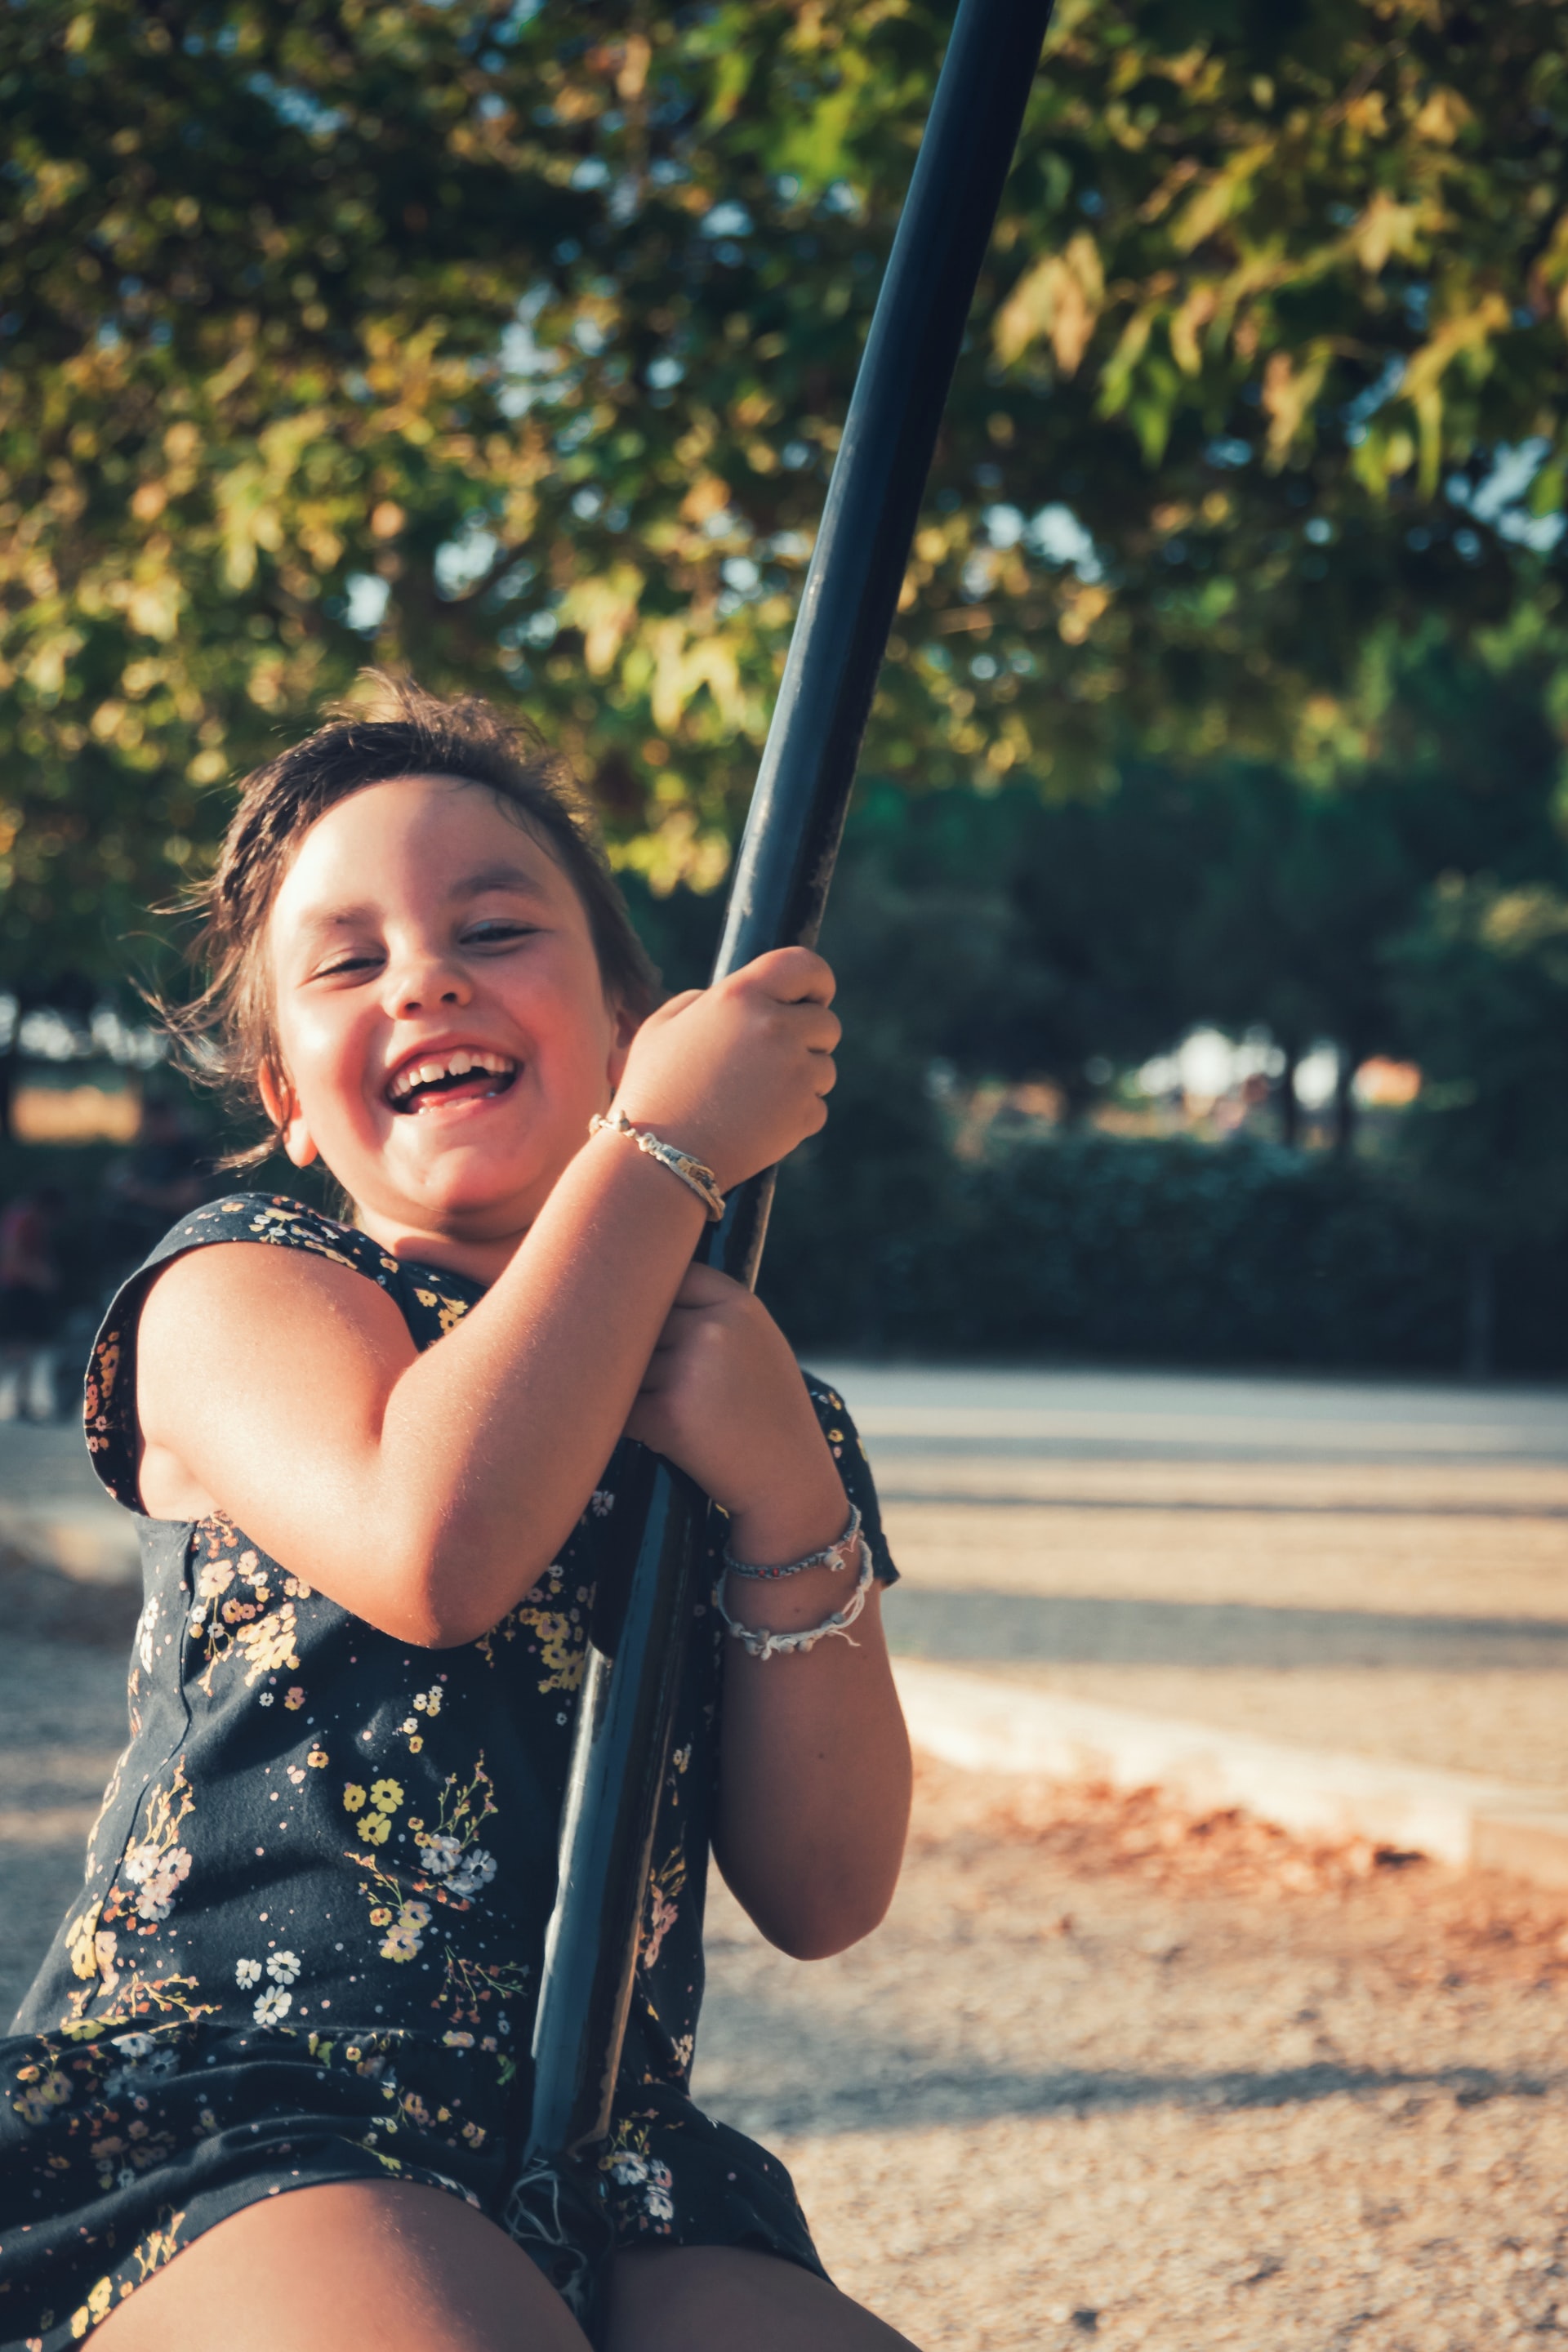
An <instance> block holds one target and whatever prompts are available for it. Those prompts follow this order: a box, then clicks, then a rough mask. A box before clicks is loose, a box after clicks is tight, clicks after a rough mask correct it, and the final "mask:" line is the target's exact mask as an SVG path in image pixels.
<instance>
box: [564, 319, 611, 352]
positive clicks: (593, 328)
mask: <svg viewBox="0 0 1568 2352" xmlns="http://www.w3.org/2000/svg"><path fill="white" fill-rule="evenodd" d="M572 340H573V341H574V343H575V344H576V346H577V349H578V350H579V351H580V352H586V353H587V355H588V357H589V358H590V359H591V360H596V359H597V358H598V356H599V353H600V352H602V351H603V350H604V348H605V344H606V343H607V342H608V341H609V340H610V338H609V336H608V334H607V333H606V332H605V329H604V328H603V327H602V326H601V325H600V324H599V321H598V320H597V319H579V320H578V321H577V323H576V325H575V326H574V328H573V330H572Z"/></svg>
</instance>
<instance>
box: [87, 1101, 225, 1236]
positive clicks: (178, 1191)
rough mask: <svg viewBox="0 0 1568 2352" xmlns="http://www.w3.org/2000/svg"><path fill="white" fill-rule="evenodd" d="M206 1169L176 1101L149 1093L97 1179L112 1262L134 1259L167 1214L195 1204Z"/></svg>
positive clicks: (174, 1214) (203, 1187)
mask: <svg viewBox="0 0 1568 2352" xmlns="http://www.w3.org/2000/svg"><path fill="white" fill-rule="evenodd" d="M208 1189H209V1187H208V1171H207V1165H206V1162H205V1160H204V1159H203V1157H202V1154H201V1151H200V1150H199V1148H198V1146H197V1142H196V1139H195V1134H194V1133H193V1131H192V1128H191V1123H190V1120H189V1118H188V1117H187V1115H186V1113H185V1112H184V1110H183V1109H182V1108H181V1107H180V1105H179V1104H178V1103H175V1102H171V1101H170V1100H168V1098H167V1097H164V1096H163V1095H154V1096H153V1097H151V1099H150V1100H148V1101H147V1102H145V1103H143V1104H142V1123H141V1126H140V1128H139V1129H137V1135H136V1140H135V1142H134V1143H133V1144H132V1148H131V1150H129V1151H128V1152H126V1153H125V1154H124V1155H123V1157H122V1158H121V1159H119V1160H114V1161H112V1162H111V1164H110V1169H109V1171H108V1174H107V1175H106V1176H105V1178H104V1180H103V1201H104V1226H105V1232H104V1240H105V1245H106V1248H107V1250H108V1252H109V1254H110V1256H111V1257H112V1259H113V1261H114V1265H115V1274H116V1278H117V1279H118V1276H119V1272H120V1269H121V1265H133V1264H140V1262H141V1260H142V1258H143V1257H145V1256H146V1255H147V1252H148V1251H149V1250H150V1249H151V1247H152V1246H153V1243H154V1242H155V1241H156V1240H157V1239H158V1237H159V1235H160V1234H162V1233H163V1232H164V1231H165V1230H166V1228H167V1226H168V1224H169V1221H170V1219H171V1218H174V1217H183V1216H185V1215H187V1214H188V1213H189V1212H190V1211H191V1210H192V1209H196V1208H199V1207H200V1206H201V1204H202V1202H204V1201H205V1199H206V1196H207V1192H208Z"/></svg>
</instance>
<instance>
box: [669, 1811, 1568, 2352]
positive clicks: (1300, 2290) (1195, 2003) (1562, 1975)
mask: <svg viewBox="0 0 1568 2352" xmlns="http://www.w3.org/2000/svg"><path fill="white" fill-rule="evenodd" d="M710 1948H711V1952H712V1969H713V1974H712V1980H711V1990H710V2000H709V2005H708V2010H707V2012H706V2018H705V2029H704V2037H703V2045H702V2053H701V2058H700V2094H701V2095H703V2096H704V2097H705V2098H706V2099H708V2100H709V2101H710V2103H711V2104H712V2105H714V2106H715V2107H716V2108H717V2109H718V2110H719V2111H720V2112H721V2113H724V2114H726V2115H727V2116H730V2117H731V2120H733V2121H735V2122H736V2123H738V2124H740V2125H741V2126H742V2127H743V2128H746V2129H749V2130H752V2131H753V2132H754V2133H756V2134H757V2135H758V2136H759V2137H763V2138H765V2139H767V2140H768V2142H769V2143H770V2145H773V2146H774V2147H777V2148H778V2150H779V2152H780V2153H781V2154H782V2155H783V2156H784V2158H785V2159H786V2160H787V2161H788V2162H789V2163H790V2165H791V2166H792V2168H793V2169H794V2172H795V2179H796V2182H797V2185H798V2187H799V2189H800V2191H801V2195H802V2198H803V2200H804V2201H805V2206H806V2210H807V2211H808V2213H809V2214H810V2216H811V2219H812V2221H813V2225H814V2227H815V2229H816V2232H817V2235H818V2239H819V2242H820V2243H821V2245H822V2248H823V2252H824V2254H825V2257H826V2260H827V2263H828V2265H829V2267H830V2269H831V2270H832V2271H833V2273H834V2274H835V2276H836V2277H837V2279H838V2280H839V2282H840V2284H842V2285H843V2286H845V2287H846V2288H847V2290H848V2291H849V2292H851V2293H853V2294H856V2295H858V2297H859V2298H860V2299H861V2300H863V2301H864V2302H866V2303H868V2305H871V2306H872V2307H873V2308H874V2309H876V2310H877V2311H879V2313H880V2314H881V2315H883V2316H884V2317H885V2318H887V2319H889V2321H891V2322H892V2323H893V2325H894V2326H897V2327H899V2328H900V2329H901V2330H902V2331H903V2332H904V2333H905V2334H906V2335H907V2336H909V2337H910V2340H911V2341H912V2342H914V2343H915V2344H917V2345H921V2346H924V2347H938V2346H941V2347H957V2352H1001V2347H1009V2352H1011V2347H1035V2346H1041V2345H1043V2346H1047V2347H1051V2346H1058V2345H1059V2346H1062V2347H1066V2346H1069V2345H1073V2344H1077V2343H1079V2342H1083V2341H1086V2340H1087V2339H1088V2338H1089V2337H1090V2336H1092V2337H1093V2338H1094V2340H1095V2342H1096V2343H1097V2344H1100V2345H1103V2346H1105V2347H1115V2352H1133V2347H1142V2352H1217V2347H1222V2346H1224V2347H1228V2346H1235V2347H1247V2352H1263V2347H1297V2346H1300V2347H1311V2348H1312V2352H1339V2347H1350V2346H1354V2347H1356V2352H1438V2348H1439V2347H1442V2352H1484V2347H1490V2346H1493V2345H1501V2344H1506V2343H1510V2342H1512V2341H1514V2340H1515V2339H1517V2338H1522V2337H1525V2336H1543V2337H1546V2338H1548V2339H1552V2338H1554V2337H1556V2336H1560V2335H1568V2268H1565V2264H1568V2106H1565V2105H1564V2096H1563V2094H1564V2088H1565V2084H1568V2074H1565V2066H1568V1909H1565V1907H1564V1906H1563V1904H1561V1903H1557V1904H1555V1905H1554V1904H1553V1903H1552V1902H1550V1901H1547V1900H1542V1899H1531V1897H1530V1896H1528V1895H1525V1894H1523V1893H1522V1892H1521V1890H1519V1889H1517V1888H1514V1887H1512V1886H1510V1885H1509V1884H1508V1883H1507V1882H1502V1881H1492V1882H1488V1881H1485V1880H1482V1879H1479V1878H1461V1877H1459V1876H1458V1875H1456V1874H1449V1873H1446V1872H1443V1871H1440V1870H1438V1869H1436V1868H1435V1867H1434V1866H1432V1865H1431V1864H1425V1863H1420V1862H1412V1861H1400V1860H1398V1859H1397V1858H1394V1857H1387V1856H1384V1857H1381V1858H1380V1857H1379V1856H1377V1855H1375V1854H1373V1853H1372V1852H1371V1851H1370V1850H1369V1849H1365V1848H1362V1849H1351V1850H1348V1851H1346V1850H1340V1851H1337V1852H1334V1851H1321V1850H1318V1851H1314V1850H1312V1849H1310V1848H1308V1847H1304V1846H1302V1845H1301V1844H1300V1843H1296V1842H1294V1841H1292V1840H1290V1839H1289V1838H1287V1837H1285V1836H1284V1835H1283V1834H1281V1833H1279V1832H1270V1831H1268V1830H1266V1829H1263V1828H1261V1827H1259V1826H1258V1825H1255V1824H1250V1823H1247V1822H1242V1821H1238V1820H1237V1819H1236V1818H1235V1817H1224V1818H1221V1819H1219V1820H1217V1821H1209V1822H1193V1821H1190V1820H1187V1819H1184V1818H1183V1817H1182V1816H1180V1815H1178V1814H1175V1813H1173V1812H1172V1811H1168V1810H1166V1809H1163V1808H1162V1807H1161V1806H1160V1805H1159V1804H1158V1803H1157V1802H1156V1801H1153V1800H1152V1799H1150V1798H1143V1799H1138V1798H1134V1799H1131V1800H1125V1799H1115V1798H1111V1797H1110V1796H1108V1795H1106V1794H1104V1793H1098V1794H1097V1793H1095V1792H1093V1791H1084V1790H1078V1791H1071V1792H1064V1791H1062V1790H1016V1789H1015V1790H1014V1791H1013V1792H1012V1794H1011V1795H1010V1796H1009V1797H1008V1798H1006V1799H1005V1801H1001V1802H999V1801H998V1798H997V1793H996V1790H995V1788H994V1784H993V1785H992V1786H990V1787H987V1786H986V1784H984V1782H981V1781H978V1780H971V1779H970V1778H969V1777H968V1776H966V1775H963V1774H959V1773H956V1772H953V1771H952V1770H949V1769H934V1768H933V1769H927V1770H926V1771H925V1772H924V1773H923V1774H922V1785H921V1802H920V1807H919V1811H918V1813H917V1824H916V1832H915V1837H914V1842H913V1845H912V1848H911V1853H910V1864H909V1867H908V1869H907V1872H906V1874H905V1879H904V1883H903V1885H902V1888H901V1889H900V1895H899V1897H898V1900H897V1902H896V1903H895V1906H894V1909H893V1912H892V1915H891V1916H890V1918H889V1922H888V1924H887V1925H886V1927H884V1928H883V1929H882V1930H881V1931H880V1933H879V1935H878V1936H877V1937H874V1938H873V1939H872V1940H871V1941H870V1942H869V1943H868V1944H867V1945H865V1946H863V1947H862V1948H860V1949H859V1950H858V1951H857V1952H855V1953H851V1954H848V1955H847V1956H846V1957H845V1958H842V1959H839V1960H837V1961H831V1962H827V1963H824V1964H821V1965H819V1966H816V1967H813V1968H809V1969H803V1968H800V1967H797V1966H795V1965H794V1964H792V1963H791V1962H789V1961H787V1960H784V1959H782V1958H780V1957H779V1956H778V1955H777V1954H775V1953H773V1952H772V1951H770V1950H769V1949H768V1948H767V1947H766V1946H764V1945H763V1943H762V1942H761V1940H760V1938H758V1937H756V1936H755V1934H754V1933H753V1932H752V1929H751V1928H750V1927H749V1926H748V1924H747V1923H746V1922H745V1921H744V1919H743V1918H742V1916H741V1915H740V1914H739V1913H738V1912H737V1911H736V1909H735V1908H734V1906H733V1905H731V1904H730V1903H729V1902H728V1900H727V1899H721V1901H719V1902H716V1904H715V1906H714V1914H713V1921H712V1934H711V1938H710ZM1559 2313H1561V2319H1559Z"/></svg>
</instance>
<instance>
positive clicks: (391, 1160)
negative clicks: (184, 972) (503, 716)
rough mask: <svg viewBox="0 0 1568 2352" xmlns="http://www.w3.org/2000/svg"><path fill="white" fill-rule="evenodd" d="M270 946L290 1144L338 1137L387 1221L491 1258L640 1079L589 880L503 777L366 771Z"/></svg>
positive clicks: (357, 1188)
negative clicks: (556, 852) (622, 1083)
mask: <svg viewBox="0 0 1568 2352" xmlns="http://www.w3.org/2000/svg"><path fill="white" fill-rule="evenodd" d="M268 953H269V957H270V961H271V977H272V986H273V992H274V1002H275V1004H276V1008H277V1014H276V1017H277V1034H278V1042H279V1048H280V1052H281V1057H282V1064H283V1069H284V1071H285V1072H286V1074H287V1080H286V1085H287V1091H286V1093H284V1094H282V1096H281V1098H279V1088H278V1087H276V1086H274V1085H273V1084H272V1083H271V1082H270V1081H269V1080H268V1081H264V1084H263V1089H262V1091H263V1095H264V1097H265V1098H266V1101H267V1108H268V1111H269V1112H270V1113H271V1115H272V1116H273V1117H274V1118H278V1119H279V1121H280V1123H281V1124H282V1126H283V1129H284V1140H285V1144H286V1146H287V1149H288V1151H289V1158H290V1159H291V1160H294V1161H295V1162H296V1163H297V1164H298V1165H299V1166H301V1167H303V1166H304V1165H305V1164H306V1163H307V1162H308V1161H309V1160H312V1159H314V1158H315V1157H316V1155H317V1154H318V1153H320V1155H321V1158H322V1159H323V1160H325V1162H326V1164H327V1166H328V1167H329V1168H330V1169H331V1172H332V1174H333V1175H334V1176H335V1177H336V1178H337V1179H338V1181H339V1182H340V1183H341V1184H342V1186H343V1187H344V1189H345V1190H346V1191H347V1192H349V1193H350V1195H351V1196H352V1198H353V1201H354V1203H355V1205H356V1208H357V1210H358V1213H359V1216H360V1219H361V1222H362V1223H363V1224H364V1226H365V1228H366V1229H367V1231H369V1232H370V1233H371V1234H373V1235H374V1237H375V1238H376V1239H377V1240H378V1241H381V1242H383V1243H384V1244H386V1245H387V1246H389V1247H394V1248H395V1247H396V1246H397V1245H398V1244H400V1243H401V1244H405V1245H407V1248H408V1253H409V1254H410V1255H417V1254H418V1248H419V1245H420V1244H421V1243H422V1242H426V1241H430V1240H435V1241H437V1242H444V1243H447V1244H458V1251H457V1253H456V1254H454V1252H453V1250H452V1249H451V1248H449V1247H448V1248H447V1250H446V1251H445V1252H444V1255H445V1256H446V1258H447V1261H448V1262H451V1263H453V1264H457V1263H458V1257H459V1256H461V1255H463V1245H464V1244H467V1245H468V1247H469V1249H470V1251H471V1250H472V1249H474V1248H476V1247H477V1248H478V1250H479V1258H477V1259H476V1262H475V1263H474V1265H472V1266H471V1268H469V1269H468V1270H471V1271H473V1272H476V1273H492V1272H494V1271H496V1270H498V1266H497V1264H496V1262H495V1261H496V1260H497V1258H498V1255H499V1256H500V1258H502V1259H504V1256H505V1255H510V1249H511V1247H513V1246H515V1244H516V1242H517V1240H518V1238H519V1237H520V1236H521V1234H522V1233H523V1232H524V1231H525V1230H526V1229H527V1227H528V1226H529V1225H530V1224H531V1223H532V1221H533V1219H534V1218H535V1217H536V1216H537V1215H538V1213H539V1211H540V1209H541V1208H542V1205H543V1203H544V1202H545V1200H546V1199H547V1198H548V1196H549V1193H550V1190H551V1187H552V1185H553V1184H554V1182H555V1181H556V1179H557V1178H558V1177H559V1176H560V1174H561V1173H562V1171H563V1169H564V1168H565V1167H566V1165H567V1163H568V1161H569V1160H571V1159H572V1158H573V1156H574V1153H575V1152H576V1151H577V1150H579V1149H580V1148H581V1146H582V1144H583V1143H584V1140H585V1139H586V1137H587V1132H588V1121H589V1119H590V1118H592V1116H593V1114H594V1113H595V1111H598V1110H603V1109H604V1108H605V1107H606V1105H607V1104H608V1102H609V1100H610V1097H611V1096H612V1095H613V1093H614V1092H615V1088H616V1085H617V1083H618V1081H619V1078H620V1074H621V1069H622V1066H623V1065H624V1063H625V1060H626V1048H627V1046H628V1045H629V1044H630V1042H631V1036H632V1031H633V1029H634V1027H635V1025H636V1024H635V1023H633V1022H631V1021H630V1020H628V1019H627V1018H626V1016H624V1015H621V1014H617V1013H616V1010H615V1009H614V1007H612V1006H611V1005H609V1004H607V1003H606V1002H605V987H604V982H603V980H602V978H601V976H600V972H599V965H598V960H597V957H596V956H595V951H594V941H593V935H592V933H591V932H590V930H589V928H588V918H587V914H586V911H585V910H584V906H583V902H582V900H581V899H580V898H578V896H577V893H576V891H575V889H574V887H573V885H572V883H571V882H570V881H569V880H568V878H567V877H566V875H565V874H564V873H563V871H562V869H561V867H560V866H558V865H557V864H556V863H555V860H554V858H553V857H552V856H551V854H550V852H549V850H548V849H546V848H545V847H544V846H543V845H542V843H541V842H540V841H538V840H537V839H536V838H535V837H534V835H532V834H531V833H530V832H529V831H527V829H526V828H525V826H524V825H523V824H521V822H519V820H518V819H517V818H515V817H514V816H512V815H511V814H510V812H509V811H507V810H506V809H505V808H503V807H502V806H501V805H500V803H498V802H497V800H496V799H495V797H494V796H493V795H492V794H491V793H489V792H488V791H486V790H485V789H484V788H483V786H479V785H472V784H463V783H458V782H454V781H453V780H451V779H450V778H447V777H440V776H416V777H400V778H398V779H397V780H396V781H395V782H391V783H379V784H367V785H366V786H365V787H364V788H363V790H362V791H360V792H357V793H352V794H351V795H350V797H349V798H348V799H347V800H343V801H340V802H339V803H337V805H336V806H335V807H334V808H331V809H329V810H328V812H327V814H325V815H324V816H322V817H321V818H319V819H318V820H317V822H316V824H313V825H312V826H311V828H310V832H309V833H308V834H307V835H305V837H304V839H303V841H302V842H301V843H300V848H299V851H298V853H297V855H296V856H295V859H294V862H293V864H292V866H290V867H289V871H288V873H287V875H286V876H285V877H284V879H283V882H282V885H281V887H280V888H279V892H278V896H277V898H276V899H275V900H274V902H273V907H272V913H271V917H270V920H269V924H268Z"/></svg>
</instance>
